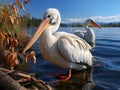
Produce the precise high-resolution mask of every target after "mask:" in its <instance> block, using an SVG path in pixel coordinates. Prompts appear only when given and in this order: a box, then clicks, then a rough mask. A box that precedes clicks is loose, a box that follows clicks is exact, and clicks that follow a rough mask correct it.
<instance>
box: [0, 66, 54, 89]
mask: <svg viewBox="0 0 120 90" xmlns="http://www.w3.org/2000/svg"><path fill="white" fill-rule="evenodd" d="M0 87H2V90H53V88H52V87H50V86H49V85H48V84H47V83H45V82H44V81H42V80H38V79H36V78H35V77H34V76H32V75H30V74H26V73H23V72H20V71H11V70H8V69H4V68H0Z"/></svg>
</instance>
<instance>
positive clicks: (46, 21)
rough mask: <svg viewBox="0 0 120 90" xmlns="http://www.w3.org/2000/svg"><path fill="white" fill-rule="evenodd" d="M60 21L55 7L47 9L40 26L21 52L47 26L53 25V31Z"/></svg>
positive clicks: (33, 41) (30, 44)
mask: <svg viewBox="0 0 120 90" xmlns="http://www.w3.org/2000/svg"><path fill="white" fill-rule="evenodd" d="M60 22H61V17H60V12H59V11H58V10H57V9H55V8H49V9H47V10H46V11H45V13H44V16H43V20H42V22H41V24H40V26H39V27H38V29H37V31H36V32H35V34H34V35H33V37H32V39H31V40H30V41H29V42H28V44H27V46H26V47H25V49H24V50H23V54H24V53H25V52H26V51H27V50H28V49H29V48H30V47H31V46H32V45H33V44H34V43H35V41H36V40H37V39H38V37H39V36H40V35H42V33H43V32H44V31H45V30H47V28H50V27H52V26H54V31H56V30H57V29H58V28H59V25H60ZM54 31H52V32H54Z"/></svg>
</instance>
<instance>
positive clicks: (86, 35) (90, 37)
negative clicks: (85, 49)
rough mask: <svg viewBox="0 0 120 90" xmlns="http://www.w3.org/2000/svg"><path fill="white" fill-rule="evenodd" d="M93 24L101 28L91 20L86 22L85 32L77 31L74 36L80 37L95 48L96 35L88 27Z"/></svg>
mask: <svg viewBox="0 0 120 90" xmlns="http://www.w3.org/2000/svg"><path fill="white" fill-rule="evenodd" d="M91 24H92V25H94V26H96V27H98V28H101V26H100V25H99V24H97V23H96V22H95V21H94V19H92V18H90V19H87V20H86V21H85V24H84V28H85V30H76V31H75V32H74V34H75V35H77V36H79V37H80V38H83V39H84V40H85V41H86V42H87V43H89V44H90V45H91V47H92V48H93V47H95V33H94V31H93V29H92V28H90V27H88V26H89V25H91Z"/></svg>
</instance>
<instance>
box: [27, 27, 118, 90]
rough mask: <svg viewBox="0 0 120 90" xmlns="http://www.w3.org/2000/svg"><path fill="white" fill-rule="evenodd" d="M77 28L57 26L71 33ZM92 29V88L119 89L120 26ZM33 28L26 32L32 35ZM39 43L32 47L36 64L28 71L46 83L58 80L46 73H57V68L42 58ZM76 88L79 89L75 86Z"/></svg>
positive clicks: (98, 89) (102, 89)
mask: <svg viewBox="0 0 120 90" xmlns="http://www.w3.org/2000/svg"><path fill="white" fill-rule="evenodd" d="M79 29H82V28H59V31H65V32H69V33H73V32H74V31H75V30H79ZM93 29H94V32H95V34H96V47H95V48H94V49H93V50H92V54H93V56H94V57H95V58H96V62H95V64H94V68H93V72H92V78H93V82H94V84H95V86H94V87H93V88H92V90H120V28H102V30H101V29H98V28H93ZM35 30H36V28H30V29H29V31H28V33H29V34H30V35H31V36H32V35H33V33H34V31H35ZM39 43H40V40H38V41H37V42H36V43H35V44H34V46H33V47H32V49H33V50H35V51H36V57H37V64H36V65H35V66H33V68H32V69H31V70H30V72H35V73H37V76H38V77H39V78H40V79H42V80H44V81H46V82H48V83H49V82H52V81H53V82H54V81H55V80H59V79H56V78H55V77H53V76H50V75H49V74H48V73H59V68H58V67H57V66H54V65H53V64H51V63H49V62H48V61H47V60H44V59H43V57H42V55H41V53H40V48H39ZM66 72H67V70H64V71H63V73H65V74H66ZM61 87H62V86H60V87H59V88H61ZM67 87H69V86H67ZM72 87H74V85H72ZM59 90H62V89H59ZM64 90H65V89H64ZM71 90H74V89H71ZM76 90H79V89H78V88H77V89H76ZM87 90H89V89H87Z"/></svg>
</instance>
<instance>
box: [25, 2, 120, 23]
mask: <svg viewBox="0 0 120 90" xmlns="http://www.w3.org/2000/svg"><path fill="white" fill-rule="evenodd" d="M48 8H57V9H58V10H59V11H60V13H61V18H62V22H63V23H71V22H84V21H85V20H86V19H87V18H94V19H95V20H96V21H97V22H120V0H31V3H30V5H29V6H28V7H27V8H26V9H27V11H28V12H30V14H31V17H36V18H42V17H43V13H44V11H45V10H46V9H48Z"/></svg>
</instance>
